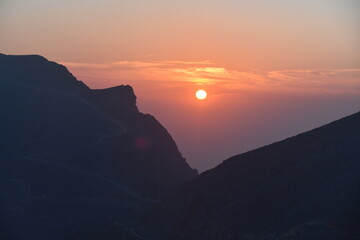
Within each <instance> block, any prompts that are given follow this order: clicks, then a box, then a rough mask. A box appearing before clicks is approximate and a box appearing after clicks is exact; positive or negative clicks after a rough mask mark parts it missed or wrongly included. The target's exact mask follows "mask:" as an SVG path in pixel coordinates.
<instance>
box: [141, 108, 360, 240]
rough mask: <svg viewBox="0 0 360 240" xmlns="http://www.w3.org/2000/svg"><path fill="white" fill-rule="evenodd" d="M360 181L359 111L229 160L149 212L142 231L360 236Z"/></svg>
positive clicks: (172, 235)
mask: <svg viewBox="0 0 360 240" xmlns="http://www.w3.org/2000/svg"><path fill="white" fill-rule="evenodd" d="M359 187H360V113H356V114H354V115H352V116H349V117H346V118H343V119H341V120H338V121H335V122H333V123H330V124H328V125H325V126H323V127H320V128H317V129H314V130H311V131H309V132H306V133H303V134H300V135H297V136H295V137H292V138H288V139H285V140H283V141H281V142H277V143H274V144H271V145H268V146H265V147H262V148H259V149H256V150H253V151H250V152H247V153H244V154H241V155H238V156H234V157H232V158H230V159H228V160H225V161H224V162H223V163H222V164H220V165H219V166H217V167H216V168H214V169H211V170H209V171H207V172H204V173H202V174H201V175H200V176H199V177H197V178H195V179H194V180H192V181H190V182H189V183H186V184H185V185H184V186H183V187H181V189H180V190H179V191H178V193H177V194H176V195H175V196H174V197H173V198H172V199H170V200H168V201H166V202H165V203H162V204H160V205H158V206H157V207H155V208H153V209H152V210H150V211H149V212H148V213H147V214H145V216H144V217H143V219H142V227H141V228H139V230H138V231H139V233H142V234H143V235H144V236H146V237H147V238H150V239H151V238H153V239H255V240H257V239H267V240H272V239H284V240H287V239H319V240H320V239H358V237H359V235H360V232H359V228H358V226H357V224H358V222H359V221H360V218H359V216H360V192H359ZM144 229H145V230H144Z"/></svg>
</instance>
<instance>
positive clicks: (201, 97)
mask: <svg viewBox="0 0 360 240" xmlns="http://www.w3.org/2000/svg"><path fill="white" fill-rule="evenodd" d="M195 95H196V98H197V99H199V100H204V99H205V98H206V96H207V93H206V91H205V90H202V89H200V90H197V91H196V94H195Z"/></svg>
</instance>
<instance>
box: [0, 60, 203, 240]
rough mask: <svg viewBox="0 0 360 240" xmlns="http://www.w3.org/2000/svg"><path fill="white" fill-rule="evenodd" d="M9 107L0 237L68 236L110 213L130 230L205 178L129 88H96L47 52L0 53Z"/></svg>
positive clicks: (4, 122) (3, 139)
mask: <svg viewBox="0 0 360 240" xmlns="http://www.w3.org/2000/svg"><path fill="white" fill-rule="evenodd" d="M0 112H1V118H0V132H1V136H0V200H1V209H0V239H2V237H3V238H5V239H61V236H62V234H64V233H66V232H71V231H74V229H82V228H84V226H92V225H97V226H100V225H101V224H98V223H99V222H100V223H103V224H105V223H106V222H109V221H110V220H109V219H111V221H110V222H111V223H113V222H116V223H117V225H116V226H115V228H116V229H117V230H116V231H115V232H124V234H125V233H126V231H125V230H123V229H125V228H127V226H125V225H126V224H129V223H130V222H131V221H132V219H134V218H135V216H137V215H138V214H139V213H141V211H142V209H143V208H145V207H148V206H149V205H151V204H154V203H155V202H158V201H160V200H161V199H163V198H164V197H165V196H168V195H169V194H172V193H173V192H174V190H175V189H176V188H177V187H178V186H179V185H181V184H182V183H184V182H186V181H188V180H190V179H192V178H194V177H196V176H197V175H198V173H197V171H196V170H194V169H191V168H190V167H189V165H188V164H187V163H186V161H185V159H184V158H183V157H182V155H181V153H180V152H179V150H178V148H177V146H176V144H175V142H174V140H173V139H172V137H171V136H170V134H169V133H168V132H167V130H166V129H165V128H164V127H163V126H162V125H161V124H160V123H159V122H158V121H157V120H156V119H155V118H154V117H153V116H151V115H149V114H143V113H141V112H139V110H138V108H137V106H136V96H135V94H134V92H133V89H132V88H131V87H130V86H117V87H113V88H108V89H101V90H92V89H90V88H89V87H87V86H86V85H85V84H84V83H82V82H81V81H78V80H77V79H76V78H75V77H74V76H73V75H72V74H71V73H70V72H69V71H68V70H67V69H66V68H65V67H64V66H62V65H59V64H57V63H55V62H51V61H48V60H46V59H45V58H44V57H41V56H38V55H28V56H10V55H4V54H1V55H0ZM93 229H95V228H93ZM99 231H100V230H99ZM75 232H76V231H75ZM75 235H76V234H75ZM125 235H132V234H129V233H126V234H125ZM74 238H75V239H76V237H74Z"/></svg>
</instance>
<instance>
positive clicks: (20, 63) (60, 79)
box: [0, 54, 89, 92]
mask: <svg viewBox="0 0 360 240" xmlns="http://www.w3.org/2000/svg"><path fill="white" fill-rule="evenodd" d="M0 81H7V82H10V83H12V84H22V85H25V86H28V87H36V88H46V89H52V90H54V91H66V92H77V91H80V90H84V89H89V88H88V87H87V86H86V85H85V84H84V83H83V82H81V81H79V80H77V79H76V78H75V77H74V76H73V75H72V74H71V73H70V72H69V71H68V69H67V68H66V67H65V66H63V65H60V64H57V63H55V62H52V61H49V60H47V59H46V58H45V57H43V56H40V55H5V54H0Z"/></svg>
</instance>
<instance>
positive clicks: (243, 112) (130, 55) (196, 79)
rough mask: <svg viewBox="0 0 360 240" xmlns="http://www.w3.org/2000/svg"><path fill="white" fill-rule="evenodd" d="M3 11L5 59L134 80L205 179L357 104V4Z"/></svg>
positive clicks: (50, 6) (92, 4)
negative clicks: (29, 57) (37, 60)
mask: <svg viewBox="0 0 360 240" xmlns="http://www.w3.org/2000/svg"><path fill="white" fill-rule="evenodd" d="M0 6H1V10H0V12H1V15H2V16H1V17H0V18H1V23H0V27H1V32H2V37H1V38H0V45H1V52H4V53H5V54H25V55H26V54H30V53H32V54H39V55H42V56H44V57H45V58H47V59H49V60H51V61H55V62H58V63H61V64H63V65H65V66H66V67H67V68H68V69H69V71H70V72H72V73H73V75H74V76H75V77H76V78H77V79H78V80H80V81H83V82H84V83H85V84H86V85H88V86H90V87H91V88H107V87H112V86H115V85H121V84H124V85H131V86H132V87H133V88H134V91H135V94H136V96H137V104H138V107H139V109H140V111H141V112H144V113H149V114H151V115H153V116H155V117H156V118H157V119H158V120H159V121H160V123H161V124H163V125H164V126H165V128H166V129H167V130H168V131H169V132H170V134H171V135H172V137H173V138H174V140H175V142H176V143H177V145H178V147H179V149H180V152H181V153H182V155H183V156H184V157H185V158H186V159H187V162H188V163H189V164H190V165H191V166H192V167H194V168H197V169H198V170H199V171H201V172H202V171H205V170H208V169H210V168H212V167H215V166H216V165H218V164H220V163H221V161H223V160H225V159H227V158H229V157H231V156H234V155H237V154H240V153H243V152H246V151H249V150H252V149H256V148H258V147H261V146H264V145H267V144H271V143H273V142H276V141H279V140H282V139H285V138H287V137H291V136H294V135H296V134H299V133H301V132H304V131H308V130H311V129H313V128H316V127H319V126H321V125H324V124H327V123H329V122H332V121H334V120H337V119H339V118H342V117H345V116H348V115H350V114H352V113H355V112H358V111H359V109H360V54H359V52H360V51H359V50H360V49H359V45H358V42H360V41H359V40H360V28H359V22H360V16H359V14H358V10H359V9H360V3H359V2H357V1H351V0H348V1H335V0H332V1H323V0H321V1H320V0H319V1H315V2H314V1H309V0H306V1H294V2H291V3H283V2H281V1H278V0H274V1H264V2H262V3H254V2H252V1H244V2H241V3H239V2H235V1H225V2H224V1H223V2H221V1H212V2H210V3H207V4H206V5H205V6H204V4H203V2H202V1H192V2H187V1H185V2H176V1H171V2H166V3H163V2H161V1H154V2H152V4H150V3H148V2H146V1H141V0H138V1H134V2H131V3H121V2H118V1H105V2H101V3H100V2H97V1H88V5H87V6H86V10H85V11H82V8H83V7H84V6H83V5H82V3H81V1H71V4H70V5H66V4H65V5H64V4H63V2H58V3H55V2H52V3H48V2H46V1H42V0H37V1H32V2H31V3H30V2H27V1H4V2H2V3H0ZM63 16H66V18H64V17H63ZM44 19H46V21H44ZM164 19H166V20H167V21H164ZM24 39H26V41H25V42H24ZM201 88H202V89H204V90H206V91H207V93H208V97H207V98H206V99H205V100H203V101H199V100H197V99H196V98H195V92H196V91H197V90H198V89H201ZM189 139H191V141H189Z"/></svg>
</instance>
